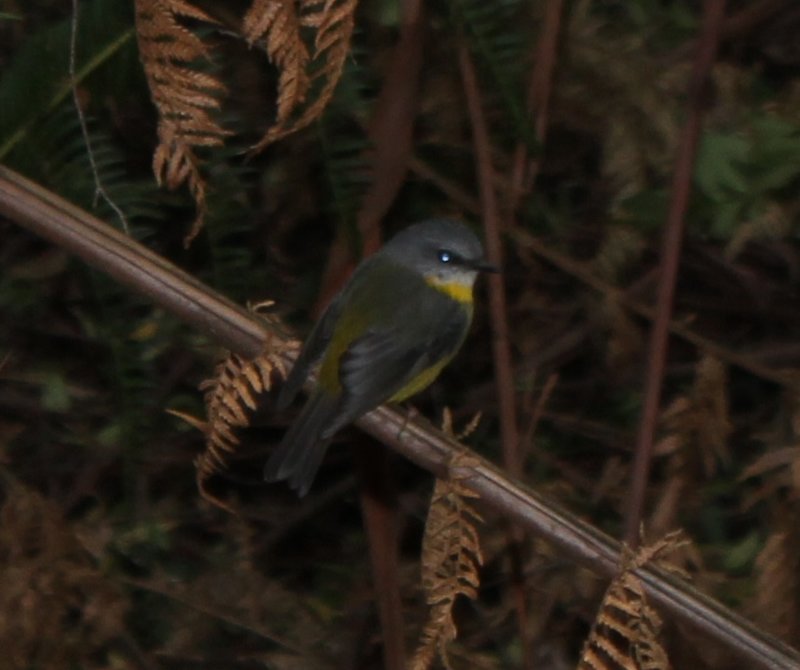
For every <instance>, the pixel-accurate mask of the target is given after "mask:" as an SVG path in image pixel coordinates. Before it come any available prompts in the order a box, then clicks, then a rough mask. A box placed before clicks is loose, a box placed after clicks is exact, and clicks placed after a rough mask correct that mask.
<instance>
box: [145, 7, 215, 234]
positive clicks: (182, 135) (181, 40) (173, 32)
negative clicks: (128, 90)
mask: <svg viewBox="0 0 800 670" xmlns="http://www.w3.org/2000/svg"><path fill="white" fill-rule="evenodd" d="M181 17H184V18H189V19H194V20H196V21H202V22H206V23H216V22H215V21H214V19H212V18H211V17H210V16H209V15H208V14H206V13H205V12H203V11H201V10H199V9H197V7H195V6H194V5H192V4H191V3H189V2H186V1H185V0H136V38H137V41H138V44H139V57H140V59H141V62H142V66H143V67H144V72H145V76H146V77H147V84H148V86H149V88H150V95H151V97H152V99H153V103H154V104H155V106H156V109H157V110H158V147H157V148H156V150H155V152H154V154H153V172H154V173H155V176H156V180H157V181H158V183H159V185H161V184H166V185H167V187H168V188H170V189H175V188H177V187H178V186H180V185H182V184H184V183H186V184H187V185H188V187H189V190H190V191H191V194H192V197H193V198H194V201H195V205H196V207H197V216H196V218H195V221H194V223H193V224H192V228H191V230H190V231H189V233H188V235H187V236H186V238H185V240H184V241H185V243H186V244H188V243H189V242H191V240H192V239H193V238H194V237H195V236H196V235H197V233H198V232H199V230H200V228H201V227H202V224H203V219H204V217H205V213H206V187H207V184H206V180H205V178H204V177H203V176H202V175H201V173H200V169H199V163H198V159H197V156H196V155H195V151H194V150H195V148H196V147H208V146H219V145H221V144H222V143H223V142H224V140H225V137H226V136H228V135H229V134H230V133H229V132H228V131H226V130H225V129H223V128H222V127H221V126H220V125H219V124H218V123H217V121H215V120H214V119H213V118H212V113H213V112H214V111H216V110H218V109H219V107H220V100H219V98H220V96H221V95H222V93H224V91H225V86H224V85H223V84H222V82H221V81H220V80H219V79H217V78H216V77H214V76H213V75H210V74H207V73H204V72H200V71H198V69H196V67H194V65H193V64H194V63H195V62H196V61H198V60H200V59H204V58H208V57H209V56H210V50H209V48H208V47H207V46H206V45H205V44H204V43H203V41H202V40H201V39H200V38H199V37H198V36H197V35H195V34H194V33H192V32H191V31H190V30H188V29H187V28H186V27H184V26H183V25H181V24H180V23H179V22H178V19H179V18H181Z"/></svg>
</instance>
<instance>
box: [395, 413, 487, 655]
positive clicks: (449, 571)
mask: <svg viewBox="0 0 800 670" xmlns="http://www.w3.org/2000/svg"><path fill="white" fill-rule="evenodd" d="M473 423H474V422H473ZM473 430H474V427H473ZM474 465H475V459H474V457H472V456H470V455H469V454H466V453H460V454H456V455H455V456H454V457H453V459H452V460H451V462H450V464H449V468H448V470H449V473H450V474H449V477H448V478H447V479H437V480H436V485H435V487H434V490H433V496H432V497H431V504H430V508H429V510H428V520H427V522H426V523H425V535H424V537H423V540H422V588H423V590H424V591H425V595H426V601H427V603H428V605H429V606H430V616H429V619H428V623H427V624H426V625H425V628H424V629H423V631H422V635H421V637H420V642H419V645H418V647H417V650H416V652H415V653H414V657H413V659H412V660H411V663H410V664H409V666H408V667H409V669H410V670H425V669H427V668H429V667H431V664H432V663H433V661H434V660H435V658H436V657H437V656H438V657H439V659H440V660H441V662H442V664H443V665H444V666H445V667H446V668H450V664H449V661H448V658H447V649H446V647H447V644H448V643H449V642H451V641H452V640H454V639H455V638H456V635H457V630H456V625H455V622H454V621H453V604H454V603H455V599H456V597H457V596H459V595H463V596H466V597H467V598H473V599H474V598H476V597H477V589H478V586H479V585H480V577H479V575H478V569H479V567H480V566H481V565H482V563H483V557H482V554H481V548H480V540H479V537H478V531H477V529H476V527H475V524H476V523H477V522H480V521H481V520H482V519H481V517H480V515H479V514H478V513H477V512H476V511H475V509H474V507H473V506H472V505H471V504H470V502H469V500H470V499H473V498H476V497H477V494H475V493H474V492H473V491H472V490H471V489H469V488H467V486H466V485H465V484H464V481H465V479H466V478H467V477H469V474H468V473H469V471H470V470H471V469H472V468H473V467H474Z"/></svg>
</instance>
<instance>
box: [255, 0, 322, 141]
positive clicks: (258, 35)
mask: <svg viewBox="0 0 800 670" xmlns="http://www.w3.org/2000/svg"><path fill="white" fill-rule="evenodd" d="M242 33H243V34H244V37H245V39H246V40H247V41H248V42H249V43H250V44H251V45H252V44H254V43H255V42H258V41H260V40H263V41H264V47H265V48H266V50H267V55H268V56H269V59H270V60H271V61H272V62H273V63H274V64H275V66H276V67H277V68H278V77H279V79H278V112H277V115H276V119H275V123H276V125H278V126H283V125H286V124H288V123H289V120H290V118H291V116H292V113H293V112H294V111H295V109H297V107H298V106H299V105H301V104H303V102H305V99H306V95H307V94H308V89H309V87H310V86H311V79H310V78H309V76H308V73H307V71H306V68H307V66H308V63H309V61H310V60H311V56H310V54H309V53H308V48H307V47H306V45H305V42H303V40H302V38H301V36H300V17H299V16H298V14H297V9H296V7H295V2H294V0H253V4H252V5H251V6H250V9H249V10H248V11H247V14H245V17H244V21H243V23H242Z"/></svg>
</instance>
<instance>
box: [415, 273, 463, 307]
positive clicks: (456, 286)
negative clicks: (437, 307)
mask: <svg viewBox="0 0 800 670" xmlns="http://www.w3.org/2000/svg"><path fill="white" fill-rule="evenodd" d="M425 283H426V284H427V285H428V286H432V287H433V288H435V289H436V290H437V291H441V292H442V293H444V294H445V295H446V296H448V297H450V298H452V299H453V300H457V301H458V302H460V303H464V304H467V305H471V304H472V283H467V284H465V283H463V282H458V281H449V282H448V281H443V280H441V279H439V278H438V277H433V276H430V275H429V276H427V277H425Z"/></svg>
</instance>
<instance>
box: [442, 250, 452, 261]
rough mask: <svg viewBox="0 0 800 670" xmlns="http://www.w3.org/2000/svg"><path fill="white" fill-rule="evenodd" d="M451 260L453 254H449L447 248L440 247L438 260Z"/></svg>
mask: <svg viewBox="0 0 800 670" xmlns="http://www.w3.org/2000/svg"><path fill="white" fill-rule="evenodd" d="M452 260H453V254H451V253H450V252H449V251H447V249H440V250H439V261H441V262H442V263H449V262H450V261H452Z"/></svg>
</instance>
